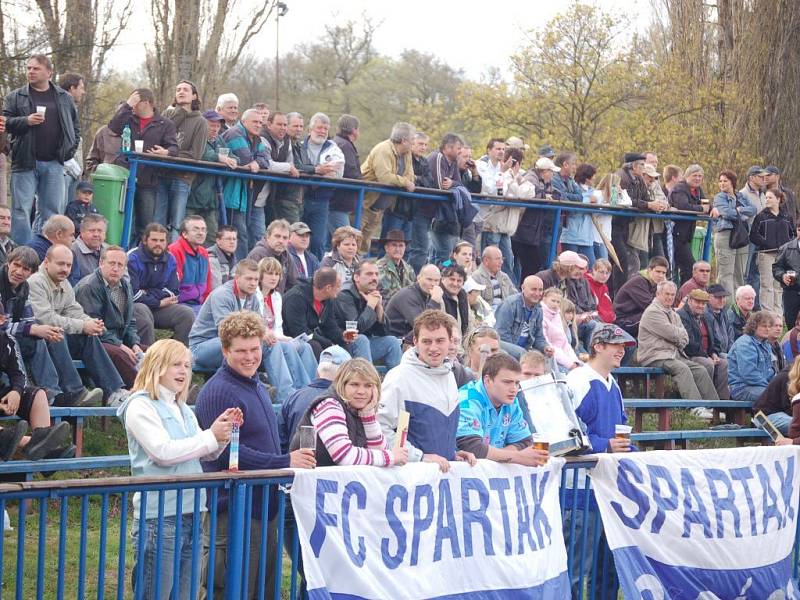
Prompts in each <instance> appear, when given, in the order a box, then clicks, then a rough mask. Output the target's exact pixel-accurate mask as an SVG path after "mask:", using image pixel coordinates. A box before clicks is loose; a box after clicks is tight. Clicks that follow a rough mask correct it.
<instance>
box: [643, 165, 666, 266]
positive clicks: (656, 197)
mask: <svg viewBox="0 0 800 600" xmlns="http://www.w3.org/2000/svg"><path fill="white" fill-rule="evenodd" d="M649 154H650V155H652V153H649ZM645 156H648V153H645ZM653 156H655V155H653ZM660 178H661V174H660V173H659V172H658V158H656V159H655V164H653V163H651V162H647V159H646V158H645V163H644V169H642V179H643V180H644V184H645V185H646V186H647V193H648V194H649V196H650V202H652V203H653V205H654V206H655V205H657V206H665V207H669V202H668V200H667V195H666V194H665V193H664V190H663V189H662V187H661V182H660V181H659V179H660ZM648 224H649V235H648V239H647V242H648V245H647V248H645V249H643V250H642V251H640V252H639V259H640V263H643V262H644V261H646V260H649V259H650V258H651V257H653V256H665V252H664V242H663V239H664V238H663V234H664V219H649V220H648Z"/></svg>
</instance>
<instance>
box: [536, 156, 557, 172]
mask: <svg viewBox="0 0 800 600" xmlns="http://www.w3.org/2000/svg"><path fill="white" fill-rule="evenodd" d="M533 168H534V169H539V170H540V171H546V170H547V169H550V170H551V171H555V172H556V173H558V172H559V171H560V170H561V169H559V168H558V167H557V166H556V163H554V162H553V161H552V160H550V159H549V158H547V157H546V156H543V157H542V158H540V159H539V160H537V161H536V164H535V165H533Z"/></svg>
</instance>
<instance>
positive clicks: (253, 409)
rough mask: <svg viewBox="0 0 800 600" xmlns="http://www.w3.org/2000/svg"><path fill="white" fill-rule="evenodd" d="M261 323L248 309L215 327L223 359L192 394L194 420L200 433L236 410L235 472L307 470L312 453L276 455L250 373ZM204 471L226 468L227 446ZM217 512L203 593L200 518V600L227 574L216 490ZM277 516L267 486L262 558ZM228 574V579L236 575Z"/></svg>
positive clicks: (214, 593)
mask: <svg viewBox="0 0 800 600" xmlns="http://www.w3.org/2000/svg"><path fill="white" fill-rule="evenodd" d="M264 333H265V330H264V323H263V321H262V320H261V317H259V316H258V315H257V314H255V313H253V312H249V311H239V312H234V313H231V314H230V315H228V316H227V317H225V319H223V320H222V322H221V323H220V324H219V337H220V341H221V344H222V354H223V356H224V357H225V361H224V363H223V365H222V368H220V369H219V370H218V371H217V372H216V373H215V374H214V376H213V377H211V379H209V380H208V383H206V384H205V385H204V386H203V389H202V390H201V391H200V394H199V395H198V396H197V406H196V408H195V411H196V414H197V421H198V422H199V424H200V426H201V427H202V428H203V429H208V428H209V427H210V426H211V424H212V423H213V422H214V421H215V420H216V418H217V417H218V416H219V415H221V414H222V413H223V412H225V410H227V409H228V408H239V409H241V411H242V414H243V415H244V422H243V423H242V425H241V427H240V429H239V457H238V458H239V469H240V470H242V471H252V470H259V469H283V468H286V467H290V468H292V469H308V468H313V467H314V466H315V464H316V461H315V460H314V451H313V450H309V449H305V450H304V449H300V450H295V451H294V452H291V453H289V454H284V453H282V452H281V448H280V439H279V437H278V423H277V418H276V417H275V412H274V411H273V410H272V405H271V403H270V398H269V394H267V390H266V389H265V388H264V386H263V384H261V382H260V381H259V380H258V377H257V376H256V371H257V370H258V367H259V365H260V364H261V344H262V342H261V340H262V338H263V337H264ZM202 464H203V470H204V471H206V472H218V471H225V470H227V469H228V466H229V465H230V446H228V447H227V448H226V449H225V450H224V451H223V452H222V453H221V454H220V455H219V457H217V458H216V459H215V460H212V461H208V462H203V463H202ZM262 491H263V490H262V487H261V486H255V488H254V489H253V511H252V517H251V520H250V547H249V553H250V560H249V563H248V564H249V565H250V570H249V572H248V589H249V590H250V593H251V594H252V593H255V591H256V590H257V589H258V583H257V581H256V577H257V576H258V571H259V564H260V561H259V550H260V548H261V529H262V523H261V510H262V509H261V507H262V506H263V500H264V498H263V493H262ZM215 509H216V510H217V511H218V515H219V516H218V519H217V531H216V538H215V558H214V586H213V589H210V590H209V589H207V588H206V586H207V584H208V569H209V564H208V563H209V539H210V538H209V526H210V523H209V520H208V513H204V514H203V569H202V576H201V592H200V593H201V597H202V598H221V597H222V596H223V595H224V591H225V587H226V582H227V579H228V576H227V574H226V571H225V564H226V562H227V560H226V559H227V550H228V518H227V516H226V514H225V513H226V512H227V510H228V494H227V490H225V489H220V491H219V496H218V500H217V506H216V507H213V506H212V507H210V510H212V511H213V510H215ZM277 512H278V499H277V487H275V486H272V487H271V488H270V498H269V512H268V521H269V522H268V525H267V556H268V557H274V556H275V553H276V551H277V521H276V519H275V516H276V514H277ZM239 576H240V574H239V573H231V574H230V577H239ZM274 585H275V561H274V560H268V561H267V575H266V588H265V589H267V590H272V589H274Z"/></svg>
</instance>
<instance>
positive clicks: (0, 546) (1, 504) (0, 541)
mask: <svg viewBox="0 0 800 600" xmlns="http://www.w3.org/2000/svg"><path fill="white" fill-rule="evenodd" d="M0 512H1V513H2V514H3V535H0V600H3V585H2V583H3V581H4V576H5V571H6V570H5V568H4V565H5V562H4V561H5V558H6V557H5V549H6V534H5V527H6V524H5V517H6V501H5V499H4V498H0ZM10 519H11V518H10V517H9V521H10ZM799 520H800V519H799ZM9 525H10V523H9Z"/></svg>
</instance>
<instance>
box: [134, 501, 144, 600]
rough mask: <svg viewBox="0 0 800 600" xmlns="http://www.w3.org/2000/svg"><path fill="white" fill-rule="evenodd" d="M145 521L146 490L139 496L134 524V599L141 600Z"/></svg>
mask: <svg viewBox="0 0 800 600" xmlns="http://www.w3.org/2000/svg"><path fill="white" fill-rule="evenodd" d="M146 521H147V490H144V491H142V492H141V494H140V495H139V522H138V523H136V522H135V521H134V523H136V524H137V526H138V532H137V535H138V538H139V539H138V540H137V544H136V584H135V585H134V592H133V593H134V597H135V598H136V600H141V598H142V595H143V594H144V544H145V541H146V540H145V539H144V528H145V524H146Z"/></svg>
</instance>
